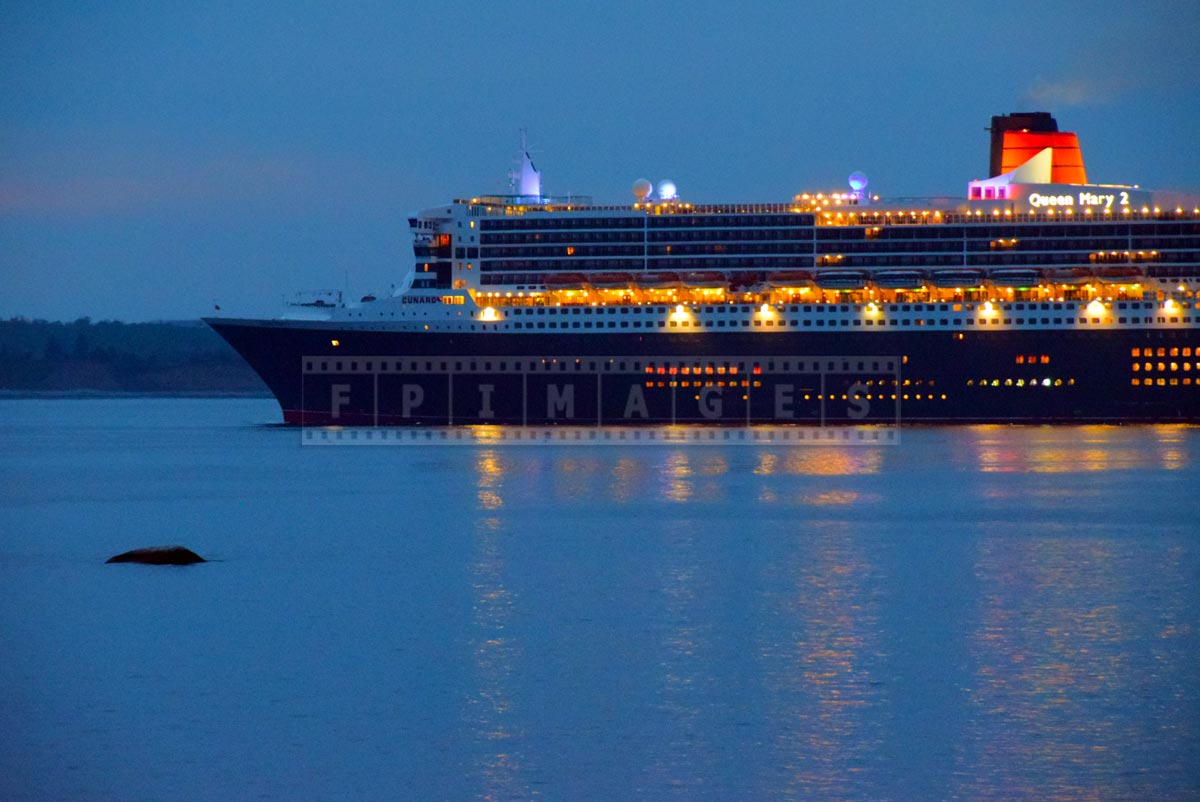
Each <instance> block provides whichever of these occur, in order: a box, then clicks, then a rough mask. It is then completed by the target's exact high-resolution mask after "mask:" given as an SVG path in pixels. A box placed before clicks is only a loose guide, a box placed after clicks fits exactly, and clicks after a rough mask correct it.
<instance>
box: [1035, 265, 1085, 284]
mask: <svg viewBox="0 0 1200 802" xmlns="http://www.w3.org/2000/svg"><path fill="white" fill-rule="evenodd" d="M1044 275H1045V277H1046V280H1047V281H1049V282H1050V283H1051V284H1088V283H1090V282H1091V281H1092V280H1093V279H1095V277H1096V275H1095V274H1094V273H1093V272H1092V271H1091V270H1089V269H1088V268H1086V267H1055V268H1051V269H1049V270H1046V271H1045V272H1044Z"/></svg>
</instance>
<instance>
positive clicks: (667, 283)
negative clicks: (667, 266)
mask: <svg viewBox="0 0 1200 802" xmlns="http://www.w3.org/2000/svg"><path fill="white" fill-rule="evenodd" d="M636 280H637V285H638V286H639V287H641V288H642V289H644V290H673V289H677V288H678V287H679V274H678V273H639V274H638V276H637V279H636Z"/></svg>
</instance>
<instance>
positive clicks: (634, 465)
mask: <svg viewBox="0 0 1200 802" xmlns="http://www.w3.org/2000/svg"><path fill="white" fill-rule="evenodd" d="M644 476H645V463H644V462H642V461H641V460H637V459H631V458H629V457H622V458H621V459H619V460H617V464H616V465H614V466H613V469H612V482H611V483H610V485H609V488H610V490H611V493H612V499H613V501H616V502H618V503H620V504H625V503H627V502H629V501H632V500H633V499H634V498H636V497H637V496H638V495H640V494H641V492H642V481H643V478H644Z"/></svg>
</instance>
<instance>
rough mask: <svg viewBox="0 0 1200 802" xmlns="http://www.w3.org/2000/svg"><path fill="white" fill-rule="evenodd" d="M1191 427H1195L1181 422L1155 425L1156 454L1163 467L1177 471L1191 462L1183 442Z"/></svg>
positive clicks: (1185, 440)
mask: <svg viewBox="0 0 1200 802" xmlns="http://www.w3.org/2000/svg"><path fill="white" fill-rule="evenodd" d="M1193 429H1195V427H1193V426H1186V425H1183V424H1177V425H1169V426H1168V425H1163V426H1156V427H1155V434H1156V435H1157V437H1158V456H1159V460H1160V463H1161V465H1162V467H1163V468H1164V469H1166V470H1168V471H1177V470H1181V469H1183V468H1186V467H1188V465H1189V464H1190V463H1191V458H1190V455H1189V454H1188V452H1187V448H1186V446H1185V444H1186V442H1187V438H1188V434H1189V431H1190V430H1193ZM1193 433H1194V432H1193Z"/></svg>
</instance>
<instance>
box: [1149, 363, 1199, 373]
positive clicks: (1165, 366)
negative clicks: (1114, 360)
mask: <svg viewBox="0 0 1200 802" xmlns="http://www.w3.org/2000/svg"><path fill="white" fill-rule="evenodd" d="M1195 364H1196V370H1200V362H1197V363H1195ZM1191 369H1192V363H1191V362H1184V363H1183V364H1182V366H1180V363H1178V362H1169V363H1168V362H1158V363H1155V362H1134V363H1133V372H1134V373H1137V372H1138V371H1140V370H1145V371H1152V370H1158V371H1160V372H1166V371H1168V370H1170V371H1172V372H1178V371H1179V370H1183V371H1189V370H1191Z"/></svg>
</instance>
